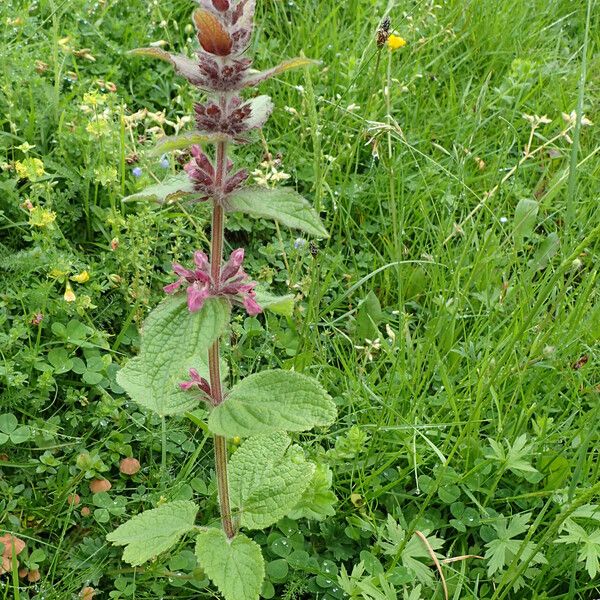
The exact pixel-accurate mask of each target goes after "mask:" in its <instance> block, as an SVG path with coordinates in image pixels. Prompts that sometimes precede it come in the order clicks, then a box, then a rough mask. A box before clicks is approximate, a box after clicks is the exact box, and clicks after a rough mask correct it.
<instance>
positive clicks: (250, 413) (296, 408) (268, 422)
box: [208, 370, 336, 437]
mask: <svg viewBox="0 0 600 600" xmlns="http://www.w3.org/2000/svg"><path fill="white" fill-rule="evenodd" d="M335 416H336V407H335V404H334V402H333V400H332V399H331V397H330V396H329V394H328V393H327V392H326V391H325V389H324V388H323V387H322V386H321V384H320V383H319V382H318V381H316V380H315V379H312V378H311V377H307V376H306V375H302V374H300V373H296V372H295V371H284V370H272V371H262V372H261V373H256V374H254V375H250V376H249V377H246V378H245V379H243V380H242V381H240V382H239V383H238V384H237V385H235V386H234V387H233V389H232V390H231V391H230V392H229V393H228V394H227V398H226V400H225V402H223V403H222V404H220V405H219V406H217V407H216V408H214V409H213V411H212V412H211V414H210V417H209V420H208V427H209V429H210V430H211V431H212V432H213V433H214V434H216V435H224V436H226V437H234V436H240V437H249V436H253V435H260V434H263V433H271V432H274V431H306V430H308V429H312V428H313V427H315V426H317V425H329V424H331V423H332V422H333V421H334V419H335Z"/></svg>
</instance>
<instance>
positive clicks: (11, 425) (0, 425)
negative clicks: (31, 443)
mask: <svg viewBox="0 0 600 600" xmlns="http://www.w3.org/2000/svg"><path fill="white" fill-rule="evenodd" d="M18 425H19V420H18V419H17V417H15V415H13V414H12V413H5V414H3V415H0V431H2V432H3V433H6V434H10V433H12V432H13V431H14V430H15V429H16V428H17V426H18Z"/></svg>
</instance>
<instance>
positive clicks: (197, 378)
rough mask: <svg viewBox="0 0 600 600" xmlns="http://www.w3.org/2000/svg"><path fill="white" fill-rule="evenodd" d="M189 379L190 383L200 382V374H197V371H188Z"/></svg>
mask: <svg viewBox="0 0 600 600" xmlns="http://www.w3.org/2000/svg"><path fill="white" fill-rule="evenodd" d="M190 377H191V378H192V381H195V382H200V381H202V377H200V373H198V371H196V369H190Z"/></svg>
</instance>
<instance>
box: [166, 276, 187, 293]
mask: <svg viewBox="0 0 600 600" xmlns="http://www.w3.org/2000/svg"><path fill="white" fill-rule="evenodd" d="M182 283H183V281H182V280H181V279H178V280H177V281H175V282H174V283H170V284H169V285H165V287H164V288H163V291H164V292H165V294H174V293H175V292H176V291H177V290H178V289H179V288H180V287H181V284H182Z"/></svg>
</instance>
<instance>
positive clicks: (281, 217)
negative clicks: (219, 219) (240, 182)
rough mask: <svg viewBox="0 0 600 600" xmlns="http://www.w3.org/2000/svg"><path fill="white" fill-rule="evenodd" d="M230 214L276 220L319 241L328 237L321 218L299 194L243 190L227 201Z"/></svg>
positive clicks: (264, 189)
mask: <svg viewBox="0 0 600 600" xmlns="http://www.w3.org/2000/svg"><path fill="white" fill-rule="evenodd" d="M226 202H227V210H228V211H229V212H236V211H239V212H243V213H245V214H247V215H250V216H251V217H256V218H264V219H274V220H275V221H279V222H280V223H281V224H282V225H285V226H286V227H291V228H292V229H300V230H301V231H304V232H306V233H308V234H310V235H314V236H315V237H318V238H326V237H329V234H328V233H327V230H326V229H325V227H323V224H322V223H321V219H320V218H319V215H318V214H317V212H316V211H315V209H314V208H313V207H312V206H311V205H310V204H309V202H308V201H307V200H306V199H305V198H303V197H302V196H301V195H300V194H298V192H295V191H294V190H290V189H283V188H282V189H275V190H272V189H268V188H262V187H259V186H251V187H246V188H242V189H241V190H238V191H236V192H233V193H232V194H230V195H229V196H228V197H227V201H226Z"/></svg>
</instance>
